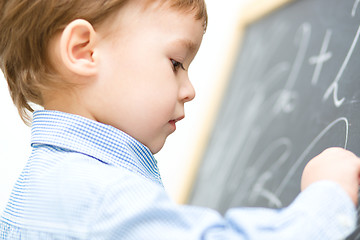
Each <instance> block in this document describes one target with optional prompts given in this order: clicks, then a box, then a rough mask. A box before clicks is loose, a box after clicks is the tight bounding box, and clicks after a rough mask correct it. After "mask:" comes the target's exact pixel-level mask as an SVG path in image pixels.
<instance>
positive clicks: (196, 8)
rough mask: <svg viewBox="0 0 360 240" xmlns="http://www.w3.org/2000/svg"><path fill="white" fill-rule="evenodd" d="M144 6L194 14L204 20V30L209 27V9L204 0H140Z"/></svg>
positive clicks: (198, 18)
mask: <svg viewBox="0 0 360 240" xmlns="http://www.w3.org/2000/svg"><path fill="white" fill-rule="evenodd" d="M140 1H141V2H142V4H143V8H144V10H145V9H148V8H149V7H150V8H151V7H154V8H160V9H161V8H162V9H163V10H170V9H171V10H175V11H179V12H180V13H184V14H193V15H194V17H195V19H196V20H203V21H204V31H205V30H206V28H207V18H208V17H207V10H206V5H205V2H204V0H192V1H189V0H171V1H169V0H140Z"/></svg>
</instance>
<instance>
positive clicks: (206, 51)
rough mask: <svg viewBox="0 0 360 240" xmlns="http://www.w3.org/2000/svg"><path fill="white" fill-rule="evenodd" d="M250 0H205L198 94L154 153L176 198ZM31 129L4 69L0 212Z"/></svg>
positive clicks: (195, 68)
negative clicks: (206, 22)
mask: <svg viewBox="0 0 360 240" xmlns="http://www.w3.org/2000/svg"><path fill="white" fill-rule="evenodd" d="M249 1H251V0H223V1H219V0H206V2H207V6H208V14H209V26H208V30H207V32H206V34H205V36H204V40H203V44H202V46H201V48H200V51H199V53H198V55H197V57H196V58H195V60H194V62H193V64H192V66H191V68H190V78H191V80H192V83H193V85H194V87H195V90H196V93H197V95H196V98H195V100H193V101H192V102H190V103H187V104H186V106H185V111H186V118H185V119H184V120H182V121H181V122H179V123H178V124H177V131H176V132H175V133H174V134H173V135H171V136H170V137H169V138H168V141H167V143H166V144H165V146H164V148H163V149H162V150H161V151H160V153H158V154H157V155H156V156H155V157H156V158H157V160H158V162H159V167H160V171H161V174H162V178H163V181H164V184H165V188H166V189H167V191H168V192H169V194H170V195H171V196H172V197H173V198H174V199H177V198H178V197H179V193H180V191H179V190H180V187H181V186H182V184H181V183H182V181H183V179H184V176H185V173H186V170H187V168H188V167H189V165H190V164H191V163H190V160H191V155H192V154H193V152H192V150H193V148H192V147H193V146H194V144H195V141H196V139H197V135H196V134H197V130H198V129H200V128H201V125H202V124H203V123H204V121H206V119H204V118H203V117H204V114H205V109H206V104H207V103H208V102H209V101H210V99H211V94H212V91H214V89H213V88H214V86H215V84H216V81H221V79H219V78H218V76H219V75H220V73H221V71H222V69H221V67H222V66H223V62H224V59H225V56H226V51H227V45H228V44H229V42H230V39H231V37H232V34H233V30H234V28H235V25H236V23H237V19H238V13H239V11H240V9H241V7H242V6H243V5H244V4H245V3H246V2H249ZM29 141H30V129H29V128H28V127H26V126H25V125H24V124H23V123H22V121H21V120H20V118H19V117H18V114H17V110H16V108H15V107H14V106H13V104H12V102H11V99H10V95H9V93H8V89H7V85H6V81H5V79H4V77H3V75H2V74H1V72H0V211H1V210H2V209H3V207H4V206H5V204H6V202H7V200H8V197H9V194H10V192H11V188H12V186H13V184H14V182H15V180H16V178H17V176H18V175H19V173H20V172H21V170H22V168H23V166H24V165H25V162H26V160H27V157H28V155H29V153H30V146H29Z"/></svg>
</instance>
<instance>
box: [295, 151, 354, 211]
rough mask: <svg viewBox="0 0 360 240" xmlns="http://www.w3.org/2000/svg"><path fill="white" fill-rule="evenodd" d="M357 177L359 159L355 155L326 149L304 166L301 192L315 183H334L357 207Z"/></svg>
mask: <svg viewBox="0 0 360 240" xmlns="http://www.w3.org/2000/svg"><path fill="white" fill-rule="evenodd" d="M359 176H360V159H359V158H358V157H357V156H356V155H355V154H353V153H352V152H350V151H347V150H345V149H342V148H328V149H326V150H325V151H323V152H322V153H321V154H319V155H318V156H316V157H314V158H313V159H312V160H311V161H310V162H309V163H308V164H307V165H306V167H305V169H304V172H303V175H302V179H301V190H304V189H305V188H307V187H308V186H309V185H310V184H312V183H314V182H317V181H321V180H330V181H334V182H337V183H338V184H340V186H341V187H342V188H343V189H344V190H345V191H346V192H347V193H348V194H349V196H350V198H351V199H352V201H353V202H354V204H355V205H357V204H358V189H359Z"/></svg>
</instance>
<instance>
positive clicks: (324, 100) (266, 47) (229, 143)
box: [188, 0, 360, 239]
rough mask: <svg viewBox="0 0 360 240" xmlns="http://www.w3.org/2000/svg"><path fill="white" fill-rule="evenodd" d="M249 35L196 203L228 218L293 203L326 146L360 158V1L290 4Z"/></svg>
mask: <svg viewBox="0 0 360 240" xmlns="http://www.w3.org/2000/svg"><path fill="white" fill-rule="evenodd" d="M255 1H256V0H255ZM267 1H268V2H269V1H270V2H271V0H267ZM275 2H276V1H275ZM277 2H278V1H277ZM242 26H243V25H242ZM242 29H244V30H245V31H244V34H243V37H242V38H241V41H238V45H241V47H239V48H237V49H238V50H236V53H235V55H236V58H235V60H234V65H233V68H232V71H231V74H230V75H229V79H228V84H227V87H226V90H225V93H224V94H223V96H224V97H223V98H222V100H221V105H220V108H219V110H218V111H217V114H216V120H215V124H214V127H213V129H212V130H211V132H210V135H209V136H210V137H209V141H208V142H207V144H206V146H205V149H204V152H203V153H202V157H201V162H200V163H199V166H198V168H197V169H198V171H197V174H196V178H195V180H194V183H193V187H192V190H191V191H190V193H189V199H188V203H190V204H192V205H198V206H206V207H210V208H213V209H217V210H218V211H220V212H221V213H224V212H225V211H226V210H227V209H228V208H231V207H238V206H261V207H272V208H281V207H286V206H288V205H289V204H290V203H291V202H292V201H293V199H294V198H295V197H296V196H297V195H298V194H299V192H300V179H301V173H302V170H303V168H304V166H305V165H306V163H307V162H308V161H309V160H310V159H311V158H313V157H314V156H316V155H317V154H319V153H320V152H321V151H323V150H324V149H325V148H328V147H333V146H337V147H344V148H346V149H349V150H351V151H353V152H354V153H355V154H357V155H358V156H360V41H359V37H360V0H297V1H296V0H294V1H288V3H286V4H283V5H281V6H280V7H277V8H276V9H272V10H271V12H268V13H267V14H264V15H262V16H261V17H260V18H258V19H256V20H254V21H252V22H250V23H247V24H246V26H245V28H244V26H243V27H242ZM239 31H240V29H239ZM349 239H360V231H358V230H357V232H355V233H354V234H353V235H352V236H351V237H350V238H349Z"/></svg>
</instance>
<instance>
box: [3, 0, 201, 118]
mask: <svg viewBox="0 0 360 240" xmlns="http://www.w3.org/2000/svg"><path fill="white" fill-rule="evenodd" d="M128 1H131V0H0V68H1V70H2V71H3V73H4V76H5V78H6V80H7V82H8V85H9V90H10V94H11V97H12V100H13V102H14V104H15V106H16V107H17V109H18V111H19V114H20V117H21V118H22V120H23V121H24V122H25V123H27V124H29V123H30V122H31V118H30V117H29V112H33V111H34V110H33V108H32V107H31V106H30V103H35V104H38V105H43V99H42V94H41V92H43V91H44V90H46V89H49V88H51V87H56V86H59V82H60V81H59V80H58V79H59V77H58V76H57V74H56V71H55V69H54V67H53V66H52V65H51V63H50V59H49V56H48V44H49V41H50V39H51V38H52V37H53V36H54V34H55V33H57V32H59V31H62V30H63V29H64V28H65V27H66V25H67V24H69V23H70V22H71V21H73V20H75V19H85V20H87V21H88V22H90V23H91V24H92V25H93V26H97V25H99V24H101V23H102V22H103V21H104V20H105V19H107V18H108V17H109V16H110V15H111V14H113V13H115V11H116V10H118V9H120V8H121V7H122V6H123V5H125V4H126V3H127V2H128ZM143 1H144V3H151V2H155V1H160V2H162V3H164V4H169V6H170V7H171V8H176V9H179V10H183V11H194V13H195V18H196V19H197V20H201V19H203V20H204V30H205V29H206V25H207V12H206V6H205V2H204V0H143Z"/></svg>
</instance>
